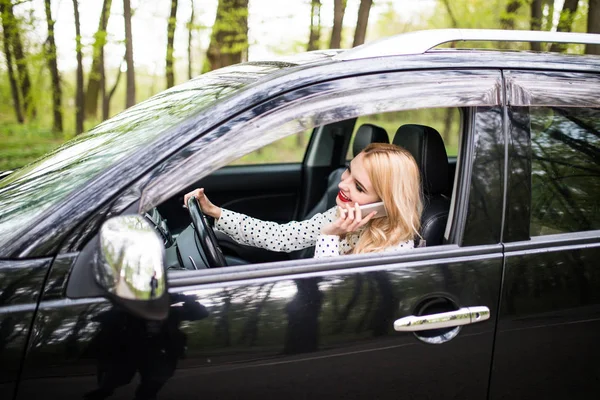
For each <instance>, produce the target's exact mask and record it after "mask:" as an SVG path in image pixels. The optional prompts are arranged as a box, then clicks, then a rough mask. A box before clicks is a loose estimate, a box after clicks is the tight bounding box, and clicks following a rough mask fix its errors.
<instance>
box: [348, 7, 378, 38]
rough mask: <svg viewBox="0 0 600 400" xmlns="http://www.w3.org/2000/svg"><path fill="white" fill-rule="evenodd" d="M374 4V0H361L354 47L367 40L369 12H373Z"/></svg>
mask: <svg viewBox="0 0 600 400" xmlns="http://www.w3.org/2000/svg"><path fill="white" fill-rule="evenodd" d="M372 5H373V0H360V6H359V7H358V19H357V20H356V29H355V31H354V42H353V43H352V47H356V46H359V45H361V44H363V43H364V42H365V37H366V36H367V24H368V23H369V14H370V13H371V6H372Z"/></svg>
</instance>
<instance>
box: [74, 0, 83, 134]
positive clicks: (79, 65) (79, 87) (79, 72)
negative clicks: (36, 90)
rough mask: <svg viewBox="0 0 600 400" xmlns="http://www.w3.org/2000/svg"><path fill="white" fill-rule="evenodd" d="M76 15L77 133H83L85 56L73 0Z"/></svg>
mask: <svg viewBox="0 0 600 400" xmlns="http://www.w3.org/2000/svg"><path fill="white" fill-rule="evenodd" d="M73 12H74V14H75V43H76V46H75V49H76V52H77V89H76V92H75V133H76V134H77V135H78V134H80V133H81V132H83V119H84V97H83V56H82V54H81V29H80V24H79V5H78V4H77V0H73Z"/></svg>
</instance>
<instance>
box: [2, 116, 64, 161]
mask: <svg viewBox="0 0 600 400" xmlns="http://www.w3.org/2000/svg"><path fill="white" fill-rule="evenodd" d="M62 142H63V138H60V137H58V138H57V137H56V136H55V134H54V133H53V132H52V130H51V129H50V128H49V127H48V125H45V126H37V125H35V124H33V123H31V124H27V125H20V124H17V123H7V122H0V171H6V170H12V169H16V168H19V167H21V166H23V165H25V164H28V163H29V162H31V161H33V160H35V159H37V158H38V157H40V156H42V155H44V154H46V153H48V152H49V151H51V150H53V149H55V148H57V147H58V146H59V145H60V144H61V143H62Z"/></svg>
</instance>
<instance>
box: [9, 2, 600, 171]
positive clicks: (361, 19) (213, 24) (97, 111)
mask: <svg viewBox="0 0 600 400" xmlns="http://www.w3.org/2000/svg"><path fill="white" fill-rule="evenodd" d="M284 5H285V6H284ZM261 7H262V8H261ZM276 8H285V9H284V10H283V14H281V13H280V16H278V17H277V18H270V17H267V16H264V14H265V12H264V11H265V10H267V9H276ZM90 10H94V11H95V12H96V14H95V15H91V13H92V12H91V11H90ZM498 10H500V12H499V11H498ZM302 15H305V16H302ZM83 17H85V18H83ZM0 18H1V32H0V40H1V41H2V49H1V54H2V56H0V95H1V96H2V97H1V98H2V99H3V101H1V102H0V170H3V169H10V168H15V167H18V166H20V165H23V164H25V163H26V162H28V161H29V160H32V159H34V158H37V157H38V156H39V155H41V154H44V153H45V152H47V151H48V150H49V149H51V148H53V147H55V146H57V145H58V144H60V143H62V142H63V141H64V140H66V139H69V138H71V137H73V136H74V135H76V134H78V133H81V132H83V131H85V130H86V129H89V128H91V127H93V126H95V125H96V124H98V123H99V122H101V121H103V120H105V119H107V118H109V117H110V116H112V115H114V114H116V113H118V112H119V111H121V110H123V109H124V108H126V107H130V106H132V105H133V104H135V103H136V102H139V101H142V100H144V99H146V98H148V97H150V96H151V95H153V94H155V93H158V92H160V91H161V90H164V89H165V88H169V87H171V86H174V85H176V84H178V83H181V82H184V81H186V80H188V79H191V78H193V77H194V76H196V75H198V74H200V73H204V72H207V71H211V70H214V69H217V68H221V67H224V66H227V65H231V64H235V63H239V62H244V61H247V60H248V59H250V60H254V59H261V58H262V59H265V58H269V57H273V56H278V55H285V54H290V53H297V52H300V51H305V50H318V49H327V48H350V47H353V46H357V45H360V44H363V43H364V42H365V41H372V40H375V39H378V38H380V37H383V36H389V35H393V34H398V33H402V32H406V31H411V30H418V29H431V28H502V29H533V30H548V31H549V30H557V31H565V32H566V31H574V32H593V33H599V32H600V0H452V1H450V0H387V1H386V0H378V1H375V2H374V1H373V0H288V1H286V2H281V1H269V0H160V1H156V2H143V1H140V0H101V1H100V0H71V1H69V0H0ZM90 21H94V22H93V24H91V25H90ZM286 25H287V27H289V29H286V28H287V27H286ZM299 25H301V26H299ZM88 26H92V28H91V29H93V30H94V31H93V33H92V34H89V32H90V28H88ZM292 26H293V28H294V29H292ZM149 27H151V28H149ZM282 27H283V28H282ZM59 28H60V29H59ZM144 29H145V30H144ZM149 29H150V30H151V31H157V32H158V31H160V32H163V33H164V36H161V37H164V38H165V40H164V42H163V41H162V40H157V39H156V37H158V36H152V37H150V35H148V34H147V33H148V32H149ZM278 29H280V30H289V31H290V32H292V31H293V32H294V35H293V36H290V35H289V34H287V32H283V31H278ZM59 32H60V34H59ZM82 32H88V33H82ZM140 32H142V34H141V35H142V36H140ZM143 32H146V36H145V37H144V36H143V35H144V33H143ZM253 32H256V33H254V34H253ZM260 32H262V34H260ZM265 32H268V33H267V34H266V35H265ZM296 32H297V33H296ZM302 32H305V33H302ZM278 37H280V38H281V40H280V41H279V43H277V41H276V38H278ZM455 45H456V44H450V46H453V47H454V46H455ZM486 45H487V47H492V44H485V43H484V44H482V43H477V44H476V45H475V46H473V44H469V43H465V44H461V45H460V46H465V47H486ZM498 46H500V45H498V44H496V47H498ZM501 46H502V48H505V49H531V50H535V51H547V50H549V51H558V52H569V53H589V54H600V47H599V46H587V47H585V46H582V45H569V46H565V45H556V44H553V45H551V46H543V45H542V44H539V43H537V44H531V45H529V44H527V43H517V44H501ZM253 52H256V53H257V54H259V55H260V56H259V57H257V56H253ZM148 53H152V55H154V56H155V58H154V60H155V61H153V62H151V63H149V62H147V61H143V59H144V57H145V59H146V60H147V58H148V57H147V56H148ZM264 54H266V55H264ZM158 55H160V56H158ZM122 75H124V76H122ZM436 118H437V117H436ZM439 118H442V119H443V118H444V116H443V115H442V116H439ZM446 125H448V124H446ZM297 144H298V145H302V140H297Z"/></svg>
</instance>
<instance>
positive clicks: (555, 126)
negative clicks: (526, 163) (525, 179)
mask: <svg viewBox="0 0 600 400" xmlns="http://www.w3.org/2000/svg"><path fill="white" fill-rule="evenodd" d="M530 110H531V111H530V112H531V151H532V182H531V183H532V194H531V206H532V207H531V213H532V215H531V227H530V231H531V236H538V235H549V234H557V233H565V232H577V231H588V230H594V229H600V109H598V108H560V107H532V108H531V109H530Z"/></svg>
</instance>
